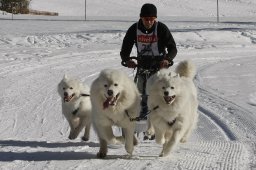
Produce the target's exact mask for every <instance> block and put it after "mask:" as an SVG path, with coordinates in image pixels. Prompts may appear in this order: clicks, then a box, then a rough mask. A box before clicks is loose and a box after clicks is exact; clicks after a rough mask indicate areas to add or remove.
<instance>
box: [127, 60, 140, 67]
mask: <svg viewBox="0 0 256 170" xmlns="http://www.w3.org/2000/svg"><path fill="white" fill-rule="evenodd" d="M126 65H127V67H128V68H136V67H137V64H136V63H135V62H134V61H133V60H128V61H126Z"/></svg>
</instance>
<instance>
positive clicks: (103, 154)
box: [96, 152, 107, 159]
mask: <svg viewBox="0 0 256 170" xmlns="http://www.w3.org/2000/svg"><path fill="white" fill-rule="evenodd" d="M96 156H97V158H100V159H103V158H106V156H107V153H105V152H98V153H97V155H96Z"/></svg>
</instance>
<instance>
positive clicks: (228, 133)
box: [198, 105, 237, 141]
mask: <svg viewBox="0 0 256 170" xmlns="http://www.w3.org/2000/svg"><path fill="white" fill-rule="evenodd" d="M198 110H199V111H201V112H202V113H203V114H205V115H206V116H208V117H209V118H210V119H211V120H213V121H214V122H215V123H216V124H217V125H218V126H219V127H220V128H221V129H222V130H223V132H224V133H225V134H226V136H227V138H228V139H229V140H232V141H234V140H237V137H236V136H235V134H234V133H233V132H232V131H231V130H230V129H229V127H228V126H227V125H226V124H225V123H223V122H222V121H221V120H220V119H219V118H218V117H217V116H215V114H214V113H212V112H211V111H209V110H207V109H205V108H204V107H202V106H200V105H199V107H198Z"/></svg>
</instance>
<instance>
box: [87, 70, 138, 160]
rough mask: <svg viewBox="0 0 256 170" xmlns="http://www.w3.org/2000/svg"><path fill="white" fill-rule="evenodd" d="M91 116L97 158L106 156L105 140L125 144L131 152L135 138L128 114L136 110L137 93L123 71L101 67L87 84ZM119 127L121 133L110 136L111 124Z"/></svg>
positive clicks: (134, 113) (132, 116) (133, 123)
mask: <svg viewBox="0 0 256 170" xmlns="http://www.w3.org/2000/svg"><path fill="white" fill-rule="evenodd" d="M90 93H91V101H92V106H93V107H92V120H93V124H94V127H95V131H96V133H97V135H98V137H99V141H100V150H99V152H98V153H97V157H98V158H104V157H106V156H107V149H108V148H107V144H114V145H119V144H123V143H124V144H125V149H126V151H127V153H128V154H129V155H132V152H133V149H134V145H136V144H137V139H136V138H135V136H134V130H135V122H134V121H131V118H135V117H137V116H138V113H139V111H140V100H141V99H140V94H139V92H138V90H137V87H136V85H135V83H134V82H133V81H132V80H131V79H130V78H129V77H128V75H126V74H125V73H124V72H122V71H120V70H115V69H105V70H102V71H101V73H100V74H99V76H98V78H97V79H95V80H94V82H93V83H92V85H91V92H90ZM114 125H115V126H117V127H121V128H122V132H123V136H114V134H113V130H112V126H114Z"/></svg>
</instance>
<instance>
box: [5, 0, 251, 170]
mask: <svg viewBox="0 0 256 170" xmlns="http://www.w3.org/2000/svg"><path fill="white" fill-rule="evenodd" d="M245 1H246V0H241V1H231V0H230V1H228V2H233V3H232V4H233V5H234V4H236V3H238V2H240V3H241V4H243V5H244V6H245V4H247V6H246V8H250V5H251V6H253V5H255V2H254V1H253V0H251V1H250V3H249V5H248V2H249V0H247V1H246V2H247V3H242V2H245ZM124 2H127V1H124ZM159 2H160V1H159ZM159 2H158V3H159ZM175 2H176V3H178V2H180V1H178V0H177V1H175ZM195 2H197V3H198V2H200V1H199V0H198V1H195ZM209 2H210V1H209ZM226 2H227V1H226ZM183 3H184V2H183ZM176 5H177V4H176ZM183 5H184V4H183ZM243 5H241V7H243V8H241V9H240V11H241V10H242V9H244V6H243ZM180 6H182V3H181V2H180ZM107 7H108V6H107ZM236 8H239V7H237V6H236ZM108 9H110V7H108ZM255 9H256V8H254V10H251V13H250V14H254V17H255V13H256V11H255ZM137 13H138V12H137ZM250 14H244V15H245V16H249V15H250ZM184 15H185V14H184ZM250 16H252V15H250ZM19 17H20V18H22V17H23V18H24V17H25V19H26V17H28V16H22V17H21V16H19ZM242 17H244V16H242ZM0 18H6V16H2V17H1V15H0ZM185 20H186V19H184V20H183V21H180V20H165V23H166V24H167V25H168V26H169V28H170V30H171V31H172V33H173V36H174V39H175V40H176V43H177V46H178V55H177V57H176V58H175V60H174V62H175V65H174V67H175V66H176V65H177V63H178V62H179V61H182V60H184V59H192V61H193V62H194V63H195V64H196V65H197V69H198V73H197V76H196V79H195V82H196V84H197V87H198V90H199V101H200V106H199V114H200V120H199V123H198V128H197V129H196V130H195V132H194V133H193V136H192V137H191V139H190V140H189V141H188V142H187V143H185V144H180V145H179V147H178V148H177V149H176V150H175V151H174V152H172V153H171V154H170V156H169V157H165V158H158V157H157V156H158V154H159V153H160V151H161V148H162V147H161V146H160V145H157V144H155V142H154V141H142V140H140V144H139V145H138V146H137V147H136V148H135V151H134V157H133V158H131V159H127V158H126V157H124V155H125V154H126V152H125V150H124V148H120V149H109V154H108V157H107V158H106V159H104V160H100V159H96V156H95V155H96V153H97V152H98V149H99V144H98V140H97V137H96V135H95V133H94V131H93V130H92V133H91V139H90V141H89V142H82V141H81V140H80V139H79V138H78V139H76V140H74V141H70V140H68V138H67V136H68V133H69V127H68V123H67V122H66V120H65V119H64V117H63V116H62V115H61V101H60V98H59V96H58V94H57V91H56V87H57V84H58V82H59V81H60V79H61V78H62V76H63V74H64V73H67V74H69V75H72V76H75V77H78V78H80V79H81V80H82V81H83V82H84V83H86V84H88V85H90V84H91V82H92V81H93V80H94V79H95V77H96V76H97V74H98V73H99V72H100V70H102V69H104V68H117V69H122V70H124V71H126V72H127V73H128V74H130V75H131V76H133V73H134V72H133V71H131V70H129V69H127V68H124V67H122V66H121V64H120V57H119V51H120V48H121V43H122V39H123V37H124V34H125V32H126V30H127V28H128V27H129V26H130V25H131V24H132V23H133V21H132V20H130V21H129V20H128V21H125V22H124V21H122V20H120V21H109V20H108V21H87V22H83V21H46V20H40V21H36V20H13V21H12V20H6V19H5V20H0V25H1V26H0V96H1V98H0V169H3V170H10V169H24V170H25V169H28V170H30V169H194V170H197V169H216V170H219V169H223V170H224V169H225V170H226V169H232V170H248V169H252V170H253V169H256V156H255V155H256V142H255V141H256V131H255V129H256V124H255V122H256V86H255V84H256V74H255V73H256V67H255V65H256V59H255V57H256V20H255V21H250V22H247V21H248V20H245V19H244V20H239V21H241V22H222V23H215V22H212V21H201V22H198V21H187V22H185ZM172 69H173V68H172Z"/></svg>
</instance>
